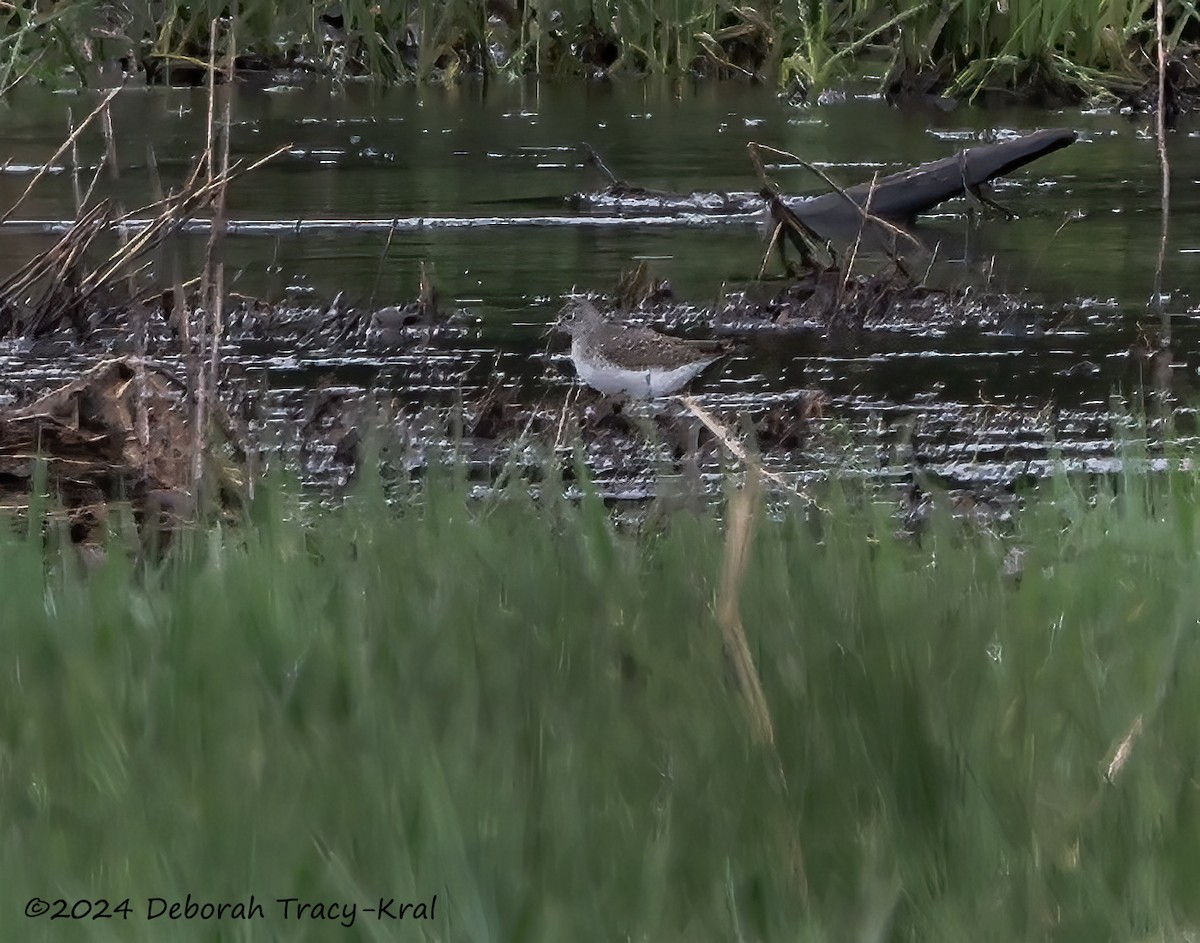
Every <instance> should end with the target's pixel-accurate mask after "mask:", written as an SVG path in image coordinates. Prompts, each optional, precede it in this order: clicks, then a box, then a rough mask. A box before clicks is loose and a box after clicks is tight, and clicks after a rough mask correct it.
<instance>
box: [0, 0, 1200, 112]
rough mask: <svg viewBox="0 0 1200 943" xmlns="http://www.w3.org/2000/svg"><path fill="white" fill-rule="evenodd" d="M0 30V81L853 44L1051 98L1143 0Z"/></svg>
mask: <svg viewBox="0 0 1200 943" xmlns="http://www.w3.org/2000/svg"><path fill="white" fill-rule="evenodd" d="M1165 12H1166V24H1167V35H1166V36H1165V40H1166V44H1167V48H1168V50H1169V51H1170V50H1174V49H1176V48H1177V47H1181V46H1183V45H1185V44H1187V43H1189V42H1193V41H1195V40H1196V38H1197V37H1198V36H1200V19H1198V14H1197V12H1196V10H1195V8H1194V6H1193V5H1192V4H1190V3H1187V2H1184V0H1167V2H1166V10H1165ZM214 22H216V23H218V24H219V28H218V29H217V30H215V31H214V30H213V28H212V24H213V23H214ZM0 27H3V29H0V90H3V89H6V88H8V87H9V86H11V85H12V84H13V82H14V81H16V80H19V79H22V78H35V79H41V80H45V81H54V80H55V77H56V76H57V77H59V80H60V81H61V76H60V73H62V72H63V70H67V72H66V74H70V75H73V76H74V77H75V80H76V81H78V82H80V83H81V84H85V85H86V84H90V83H91V81H92V80H93V73H94V72H95V70H96V69H97V67H98V66H99V65H100V64H102V63H104V62H109V61H116V60H120V61H121V62H122V63H123V64H124V65H125V66H126V67H127V68H129V69H135V70H136V69H139V68H140V69H144V70H145V73H146V75H147V77H148V78H149V79H150V80H151V81H172V82H199V81H202V79H203V75H204V70H205V69H206V68H207V63H208V62H209V61H210V60H211V61H213V62H217V63H224V62H225V61H226V57H227V55H228V54H229V53H230V52H234V53H236V54H237V55H238V58H237V60H236V64H235V68H236V69H237V70H238V71H240V72H242V73H249V72H253V71H266V72H268V73H271V72H274V71H278V70H285V71H287V70H291V71H299V72H318V73H323V74H328V75H332V76H334V77H338V78H344V77H346V76H351V75H359V76H370V77H373V78H375V79H378V80H382V81H388V82H398V81H422V82H443V83H446V82H454V81H457V80H459V79H461V78H463V77H467V76H482V77H487V76H490V75H506V76H510V77H518V76H522V75H528V74H537V75H540V76H547V77H548V76H555V75H575V76H582V75H586V76H597V75H606V76H620V75H626V76H637V75H658V76H665V77H670V78H680V77H683V76H685V75H700V76H712V77H721V78H734V79H743V80H744V79H751V80H755V81H766V82H771V83H780V84H783V85H785V86H788V87H791V88H792V89H793V90H794V91H796V92H798V93H799V94H801V95H808V94H812V93H815V92H819V91H820V90H821V89H823V88H826V87H828V86H829V85H831V84H832V83H835V82H838V81H842V80H844V79H846V78H847V77H850V76H852V75H853V74H855V73H856V72H857V71H859V70H860V65H859V64H858V63H859V62H860V61H861V59H862V57H864V56H865V57H868V58H869V59H871V60H873V61H875V62H876V63H877V64H878V61H879V60H880V59H881V57H882V56H884V54H885V53H886V58H887V59H889V60H890V62H889V64H888V67H887V69H886V76H885V78H884V85H885V88H886V89H887V90H888V92H889V93H890V94H892V95H905V94H913V93H916V94H926V93H929V92H936V93H941V92H948V93H949V94H953V95H963V96H969V97H974V96H977V95H979V94H980V93H984V92H989V91H1003V92H1005V93H1006V94H1010V95H1011V94H1013V93H1019V94H1021V95H1022V96H1024V97H1026V98H1032V99H1035V100H1043V101H1048V102H1053V101H1061V100H1064V99H1077V98H1083V97H1090V96H1097V95H1103V94H1116V95H1118V96H1120V97H1121V98H1123V99H1130V98H1131V97H1134V96H1136V93H1137V92H1138V91H1139V89H1140V88H1141V86H1142V85H1143V84H1144V80H1145V77H1146V74H1147V72H1148V70H1150V69H1152V62H1153V57H1152V56H1150V57H1148V56H1147V52H1148V51H1152V47H1153V44H1154V40H1155V35H1154V4H1153V3H1152V2H1148V0H1119V2H1111V0H1004V2H1000V3H994V2H982V0H960V2H955V3H949V4H934V3H930V2H928V0H899V2H882V0H834V2H829V3H826V2H816V0H802V2H799V3H795V4H768V5H766V6H762V7H756V6H736V5H728V4H720V3H714V2H712V0H687V2H679V0H673V2H671V3H664V2H659V0H620V2H618V0H606V2H604V3H591V2H589V3H583V2H580V0H563V2H561V3H556V4H547V3H545V2H544V0H489V2H486V3H480V2H476V0H417V2H409V0H404V2H401V0H377V2H371V0H344V2H339V3H331V4H328V5H326V6H324V7H322V6H321V5H320V4H316V5H299V6H298V5H296V4H292V3H284V2H282V0H243V2H241V3H238V4H233V5H230V4H228V3H226V2H225V0H201V2H196V3H188V4H184V3H181V2H178V0H164V2H161V3H154V4H130V5H125V4H121V3H112V2H104V0H81V2H79V3H73V4H60V5H58V6H57V7H54V8H53V9H52V10H50V11H47V12H37V10H36V8H34V9H28V8H26V7H23V6H19V5H18V6H13V7H11V8H9V9H3V8H0ZM214 37H215V41H216V48H212V46H213V38H214ZM221 68H222V69H224V68H225V66H221Z"/></svg>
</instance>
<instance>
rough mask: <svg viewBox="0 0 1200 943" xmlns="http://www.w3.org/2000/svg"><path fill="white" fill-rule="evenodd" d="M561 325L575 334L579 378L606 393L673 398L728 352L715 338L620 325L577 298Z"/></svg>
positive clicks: (574, 358) (573, 356)
mask: <svg viewBox="0 0 1200 943" xmlns="http://www.w3.org/2000/svg"><path fill="white" fill-rule="evenodd" d="M558 326H559V327H560V328H561V329H562V330H563V331H565V332H566V333H568V334H570V335H571V362H572V363H573V364H575V372H576V373H578V374H579V378H580V379H581V380H583V382H584V383H586V384H587V385H588V386H590V387H592V388H593V389H595V390H599V391H600V392H601V393H604V394H605V395H606V396H628V397H629V398H630V399H657V398H658V397H660V396H670V395H671V394H672V393H674V392H675V391H677V390H679V389H682V388H683V386H684V385H685V384H687V383H688V382H689V381H691V380H692V379H694V378H695V377H696V376H698V375H699V374H700V373H701V371H703V370H704V369H705V368H706V367H708V366H709V365H710V364H712V363H714V362H715V361H717V360H719V359H720V358H721V356H722V353H721V352H720V351H714V344H713V342H711V341H709V342H705V341H686V340H683V339H681V338H678V337H671V336H669V335H667V334H659V333H658V332H657V331H653V330H650V329H649V328H645V327H633V326H631V325H628V324H615V323H613V322H611V321H609V320H607V319H606V318H605V317H604V316H603V315H602V314H601V313H600V312H599V311H598V310H597V309H596V306H595V305H593V304H591V303H590V302H588V301H582V300H580V301H576V302H575V303H574V308H573V310H572V311H571V312H570V313H569V314H566V315H564V316H563V317H562V318H561V319H560V320H559V322H558Z"/></svg>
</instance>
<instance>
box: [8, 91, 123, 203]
mask: <svg viewBox="0 0 1200 943" xmlns="http://www.w3.org/2000/svg"><path fill="white" fill-rule="evenodd" d="M124 87H125V86H124V85H123V84H122V85H120V86H118V87H117V88H114V89H113V90H112V91H110V92H109V93H108V94H107V95H105V96H104V99H103V100H102V101H101V102H100V104H99V105H97V106H96V107H95V108H94V109H92V113H91V114H90V115H88V116H87V117H86V118H84V119H83V122H82V123H81V124H80V125H79V127H77V128H76V129H75V130H74V131H72V132H71V133H70V135H68V137H67V139H66V140H65V141H63V142H62V144H60V145H59V147H58V150H56V151H55V152H54V153H53V154H51V155H50V159H49V160H47V161H46V162H45V163H44V164H42V166H41V167H39V168H38V169H37V172H36V173H35V174H34V175H33V179H32V180H30V181H29V185H28V186H27V187H26V188H25V190H24V192H22V194H21V195H20V196H19V197H17V200H16V202H15V203H13V205H12V206H10V207H9V208H8V209H7V210H6V211H5V212H4V213H3V215H0V223H6V222H8V221H9V220H10V219H12V215H13V213H15V212H16V211H17V207H18V206H20V205H21V204H22V203H24V202H25V200H26V199H27V198H28V197H29V194H30V193H32V192H33V188H34V187H36V186H37V185H38V181H40V180H41V179H42V177H44V176H46V174H48V173H49V172H50V168H51V167H52V166H53V165H54V162H55V161H56V160H58V159H59V158H60V157H62V155H63V154H65V153H66V152H67V150H69V149H70V148H71V147H73V146H74V145H75V142H76V141H77V140H78V139H79V135H80V134H82V133H83V129H84V128H86V127H87V126H88V125H89V124H91V123H92V121H93V120H94V119H95V118H96V116H97V115H99V114H100V113H101V112H102V111H103V110H104V109H105V108H107V107H108V105H109V103H110V102H111V101H112V100H113V99H114V98H116V97H117V93H118V92H120V91H121V89H122V88H124Z"/></svg>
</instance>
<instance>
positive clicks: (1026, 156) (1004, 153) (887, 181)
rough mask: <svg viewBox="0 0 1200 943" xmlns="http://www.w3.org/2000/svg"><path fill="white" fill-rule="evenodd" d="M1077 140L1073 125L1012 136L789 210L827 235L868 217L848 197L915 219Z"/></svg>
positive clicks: (883, 215)
mask: <svg viewBox="0 0 1200 943" xmlns="http://www.w3.org/2000/svg"><path fill="white" fill-rule="evenodd" d="M1075 139H1076V134H1075V132H1074V131H1072V130H1070V129H1069V128H1056V129H1053V130H1049V131H1037V132H1035V133H1033V134H1027V135H1025V136H1024V137H1019V138H1015V139H1013V140H1011V141H998V142H997V143H995V144H983V145H981V146H979V147H970V148H967V149H966V150H962V151H959V152H958V153H957V154H954V155H952V156H950V157H943V158H942V159H941V160H935V161H930V162H929V163H927V164H921V165H919V166H917V167H913V168H910V169H909V170H904V171H901V172H900V173H895V174H891V175H890V176H887V177H884V178H883V179H881V180H878V181H875V183H874V184H872V183H869V182H868V183H862V184H859V185H858V186H855V187H848V188H847V189H846V190H845V191H843V193H827V194H825V195H824V196H819V197H809V198H799V199H789V200H787V201H786V202H787V206H788V209H790V210H791V211H792V212H793V213H795V214H796V215H797V216H799V217H800V219H801V220H802V221H803V222H804V224H805V225H806V226H808V227H809V228H810V229H812V230H813V231H815V232H817V233H818V234H820V235H821V236H823V237H826V238H832V237H834V236H835V235H839V234H842V233H845V231H846V230H847V229H848V228H858V227H859V225H860V221H861V219H862V217H861V216H860V214H859V212H858V211H857V210H856V209H855V208H854V207H853V206H851V205H850V204H849V202H848V201H847V197H849V199H850V200H853V201H854V202H855V203H857V204H858V205H859V206H861V207H865V208H866V209H867V211H868V212H869V213H870V214H871V215H872V216H877V217H879V218H880V219H884V220H887V221H888V222H892V223H900V224H906V223H911V222H913V220H914V219H915V218H916V217H917V216H919V215H920V214H921V213H924V212H927V211H928V210H931V209H933V208H934V207H935V206H937V205H938V204H939V203H942V202H944V201H946V200H950V199H953V198H954V197H957V196H962V195H963V194H965V193H972V194H976V195H978V191H979V188H980V187H982V186H984V185H985V184H987V183H989V182H991V181H992V180H995V179H996V178H997V177H1002V176H1004V175H1005V174H1008V173H1011V172H1012V171H1014V170H1017V169H1018V168H1020V167H1024V166H1025V165H1026V164H1029V163H1032V162H1033V161H1035V160H1037V159H1038V158H1039V157H1045V156H1046V155H1047V154H1051V153H1053V152H1054V151H1057V150H1060V149H1061V148H1064V147H1066V146H1067V145H1068V144H1071V143H1072V142H1073V141H1074V140H1075ZM868 199H869V200H870V205H868V203H867V201H868Z"/></svg>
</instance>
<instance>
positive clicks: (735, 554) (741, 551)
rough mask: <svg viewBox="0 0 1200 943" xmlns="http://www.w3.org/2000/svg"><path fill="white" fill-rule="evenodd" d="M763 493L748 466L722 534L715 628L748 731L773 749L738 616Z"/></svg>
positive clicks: (772, 732) (768, 717)
mask: <svg viewBox="0 0 1200 943" xmlns="http://www.w3.org/2000/svg"><path fill="white" fill-rule="evenodd" d="M761 493H762V478H761V476H760V475H759V474H758V466H757V465H754V464H751V465H750V466H749V468H748V469H747V471H746V480H745V483H744V485H743V486H742V489H741V490H740V491H738V492H737V493H736V494H735V495H734V496H733V498H732V499H731V500H730V502H729V527H728V529H727V530H726V532H725V566H724V568H723V570H722V573H721V587H720V590H719V591H718V593H717V599H716V607H715V608H716V613H717V624H718V625H719V626H720V627H721V638H722V641H723V642H724V646H725V653H726V655H727V656H728V657H729V660H730V662H731V663H732V664H733V670H734V674H735V676H736V677H737V682H738V689H739V690H740V691H741V694H742V698H743V699H744V701H745V704H746V712H747V714H748V715H749V718H750V729H751V730H752V731H753V732H754V738H755V740H757V741H758V742H759V743H762V744H765V745H767V746H769V747H771V748H772V749H774V747H775V727H774V724H772V723H771V710H770V708H769V707H768V706H767V697H766V695H765V694H764V693H763V689H762V682H761V681H760V680H759V677H758V669H757V668H755V666H754V657H753V656H752V655H751V654H750V644H749V642H747V641H746V630H745V628H744V627H743V626H742V617H741V614H740V612H739V603H740V600H741V590H742V580H743V579H744V577H745V574H746V558H747V555H748V554H749V551H750V542H751V537H752V536H753V534H754V521H755V519H756V518H757V516H758V500H759V496H760V495H761Z"/></svg>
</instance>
